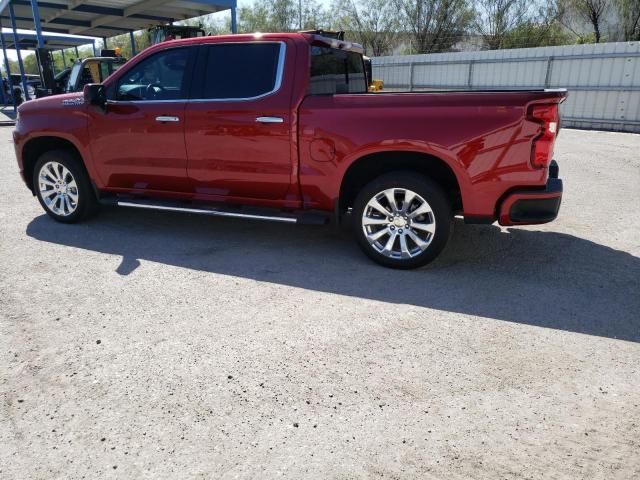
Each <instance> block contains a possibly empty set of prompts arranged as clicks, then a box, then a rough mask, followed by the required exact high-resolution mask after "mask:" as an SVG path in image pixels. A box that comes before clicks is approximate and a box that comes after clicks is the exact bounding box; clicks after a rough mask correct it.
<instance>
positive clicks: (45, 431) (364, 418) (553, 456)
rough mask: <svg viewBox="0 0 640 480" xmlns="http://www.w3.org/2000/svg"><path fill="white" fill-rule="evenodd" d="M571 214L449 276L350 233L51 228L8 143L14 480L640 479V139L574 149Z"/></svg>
mask: <svg viewBox="0 0 640 480" xmlns="http://www.w3.org/2000/svg"><path fill="white" fill-rule="evenodd" d="M557 152H558V154H557V159H558V160H559V162H560V172H561V176H562V177H563V178H564V179H565V199H564V201H563V206H562V209H561V214H560V218H559V219H558V220H557V221H556V222H555V223H552V224H549V225H547V226H542V227H533V228H513V229H501V228H498V227H496V226H470V225H464V224H462V223H460V222H457V224H456V231H455V234H454V237H453V239H452V242H451V244H450V246H449V248H448V249H447V250H446V251H445V253H444V255H443V256H442V258H441V259H440V260H439V261H438V262H437V263H436V264H434V265H433V266H431V267H430V268H428V269H425V270H421V271H413V272H402V271H391V270H387V269H383V268H381V267H378V266H376V265H374V264H372V263H371V262H369V261H368V260H367V259H366V258H365V257H364V256H363V255H362V254H361V253H360V252H359V251H358V250H357V247H356V246H355V244H354V243H352V242H351V240H350V238H349V237H348V235H346V234H345V233H344V232H342V233H341V232H336V231H334V230H332V229H331V228H325V227H294V226H286V225H284V226H283V225H275V224H266V223H250V222H246V221H233V220H224V219H212V218H203V217H198V216H181V215H178V214H167V213H150V212H146V211H137V210H127V209H115V208H111V209H105V210H103V212H102V214H101V215H100V216H99V217H98V218H96V219H94V220H92V221H90V222H88V223H85V224H82V225H75V226H65V225H60V224H56V223H54V222H53V221H51V220H50V219H49V218H48V217H47V216H46V215H45V214H44V213H43V211H42V210H41V208H40V206H39V204H38V202H37V201H36V200H35V199H34V198H32V197H31V195H30V194H29V192H28V191H27V189H26V188H25V187H24V186H23V185H22V183H21V181H20V179H19V177H18V171H17V166H16V164H15V159H14V156H13V147H12V145H11V144H10V128H1V129H0V169H1V171H2V173H3V178H5V181H4V182H3V185H2V188H1V189H0V195H1V197H0V200H1V202H2V208H1V209H0V395H1V398H0V401H1V407H0V444H1V445H2V447H1V448H0V477H2V478H7V479H14V478H21V479H40V478H42V479H52V478H65V479H74V478H136V479H142V478H149V479H152V478H153V479H159V478H168V479H176V478H274V477H276V476H283V477H288V478H294V479H300V478H322V479H325V478H336V479H355V478H390V479H395V478H398V479H404V478H442V479H468V478H486V479H497V478H501V479H505V478H506V479H509V478H514V479H515V478H518V479H521V478H536V479H537V478H570V479H578V478H584V479H590V480H591V479H614V478H620V479H631V478H638V477H639V476H640V258H639V257H640V220H639V217H638V211H639V209H640V136H638V135H635V136H634V135H630V134H616V133H603V132H584V131H575V130H573V131H572V130H564V131H563V132H562V134H561V136H560V139H559V145H558V146H557Z"/></svg>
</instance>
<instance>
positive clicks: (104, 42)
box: [102, 37, 109, 49]
mask: <svg viewBox="0 0 640 480" xmlns="http://www.w3.org/2000/svg"><path fill="white" fill-rule="evenodd" d="M102 44H103V45H104V47H102V48H105V49H106V48H109V47H108V46H107V37H102Z"/></svg>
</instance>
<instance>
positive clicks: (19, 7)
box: [0, 0, 237, 84]
mask: <svg viewBox="0 0 640 480" xmlns="http://www.w3.org/2000/svg"><path fill="white" fill-rule="evenodd" d="M236 5H237V0H188V1H182V0H177V1H159V0H142V1H140V0H109V1H107V0H51V1H38V0H0V22H1V21H3V20H9V21H10V22H11V27H12V29H13V32H14V33H15V32H16V30H17V29H19V28H21V29H27V30H31V29H35V32H36V39H37V47H38V48H44V47H45V38H44V34H43V28H45V29H46V30H47V31H48V32H52V33H66V34H74V35H87V36H91V37H100V38H102V39H104V40H105V43H106V39H107V38H108V37H113V36H116V35H122V34H124V33H129V35H130V38H131V40H132V42H133V32H134V31H136V30H142V29H145V28H147V27H149V26H151V25H155V24H158V23H171V22H174V21H176V20H184V19H187V18H193V17H197V16H200V15H206V14H210V13H215V12H221V11H224V10H231V31H232V32H233V33H236V30H237V29H236V25H237V23H236ZM17 53H18V63H19V65H20V66H21V65H22V59H21V57H20V51H19V50H18V51H17ZM5 58H6V57H5ZM22 70H23V69H22V66H21V72H20V73H21V75H22V78H23V84H24V71H22Z"/></svg>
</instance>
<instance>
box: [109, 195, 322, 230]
mask: <svg viewBox="0 0 640 480" xmlns="http://www.w3.org/2000/svg"><path fill="white" fill-rule="evenodd" d="M105 203H108V204H111V205H113V204H115V205H118V206H119V207H132V208H142V209H147V210H161V211H168V212H181V213H196V214H199V215H211V216H214V217H227V218H244V219H248V220H263V221H267V222H281V223H296V224H304V225H325V224H327V223H329V220H330V218H329V215H328V214H326V215H325V214H321V213H316V212H306V211H302V212H299V213H280V212H278V211H277V210H274V211H273V212H274V213H273V214H263V213H257V212H243V211H235V210H234V211H231V210H222V209H220V208H217V207H211V208H206V207H192V206H181V205H179V204H175V205H174V204H169V203H155V202H149V201H140V200H135V199H126V200H124V199H117V200H116V201H115V202H113V201H112V202H105Z"/></svg>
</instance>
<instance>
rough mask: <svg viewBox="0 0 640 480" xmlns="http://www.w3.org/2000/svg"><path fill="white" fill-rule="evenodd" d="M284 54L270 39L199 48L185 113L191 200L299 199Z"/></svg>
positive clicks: (281, 48)
mask: <svg viewBox="0 0 640 480" xmlns="http://www.w3.org/2000/svg"><path fill="white" fill-rule="evenodd" d="M286 55H287V52H286V47H285V43H284V42H279V41H273V40H268V41H256V42H252V43H248V42H244V43H218V44H216V43H213V44H203V45H202V46H201V51H200V53H199V56H198V65H197V67H196V70H195V73H194V79H195V80H194V91H193V94H192V97H193V100H192V101H191V102H189V104H188V105H187V108H186V114H185V116H186V130H185V132H186V133H185V138H186V144H187V155H188V158H189V161H188V173H189V178H190V180H191V182H192V186H193V190H194V193H195V195H196V198H198V197H201V198H214V199H219V200H242V199H261V200H266V201H267V203H268V201H276V202H279V201H283V200H285V199H289V200H291V201H295V200H297V195H295V194H293V195H288V192H289V188H290V185H291V178H292V175H293V174H294V173H295V172H294V171H293V163H292V154H291V146H292V144H293V145H295V143H293V139H292V138H291V132H292V126H291V122H292V118H291V116H290V96H291V91H292V86H291V81H292V79H291V78H286V79H283V70H284V63H285V57H286ZM294 197H295V198H294Z"/></svg>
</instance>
